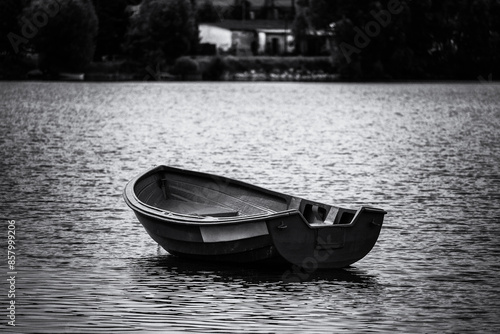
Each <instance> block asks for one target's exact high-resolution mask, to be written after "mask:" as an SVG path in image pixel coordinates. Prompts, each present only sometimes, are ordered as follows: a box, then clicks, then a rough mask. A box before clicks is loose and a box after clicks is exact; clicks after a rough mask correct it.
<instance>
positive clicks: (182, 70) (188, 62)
mask: <svg viewBox="0 0 500 334" xmlns="http://www.w3.org/2000/svg"><path fill="white" fill-rule="evenodd" d="M198 72H199V66H198V63H197V62H196V61H195V60H194V59H192V58H190V57H180V58H177V60H176V61H175V63H174V67H173V69H172V74H176V75H187V74H196V73H198Z"/></svg>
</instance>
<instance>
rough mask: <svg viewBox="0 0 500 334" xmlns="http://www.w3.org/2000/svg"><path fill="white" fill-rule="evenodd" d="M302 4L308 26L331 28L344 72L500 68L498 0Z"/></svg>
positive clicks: (485, 71) (362, 75)
mask: <svg viewBox="0 0 500 334" xmlns="http://www.w3.org/2000/svg"><path fill="white" fill-rule="evenodd" d="M298 5H299V8H300V10H299V13H302V14H301V15H303V16H305V17H306V21H307V22H308V24H309V28H311V29H313V30H329V29H330V30H333V33H334V34H335V35H334V36H335V41H336V45H337V47H338V50H337V51H338V54H337V57H336V62H337V65H338V67H339V70H340V71H341V73H342V74H343V75H344V77H346V78H354V79H370V78H373V79H383V78H399V79H406V78H457V79H477V78H478V77H479V76H489V77H491V76H492V75H494V76H496V75H498V74H500V52H499V51H500V1H497V0H422V1H410V0H378V1H365V0H328V1H327V0H298ZM297 17H298V18H300V17H299V16H297ZM303 24H304V20H303V19H301V21H298V20H296V25H303ZM297 30H299V29H297ZM303 30H304V29H303V28H302V31H303ZM299 31H300V30H299Z"/></svg>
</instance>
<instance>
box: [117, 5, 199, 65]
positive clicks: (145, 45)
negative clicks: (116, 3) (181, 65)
mask: <svg viewBox="0 0 500 334" xmlns="http://www.w3.org/2000/svg"><path fill="white" fill-rule="evenodd" d="M197 44H198V27H197V25H196V21H195V15H194V12H193V8H192V4H191V2H190V1H188V0H144V1H143V2H142V4H141V6H140V8H139V10H138V12H137V13H136V14H135V15H134V16H133V17H132V18H131V22H130V26H129V28H128V33H127V40H126V43H125V49H126V51H127V52H128V54H129V56H130V57H132V58H133V59H135V60H137V61H142V62H146V63H154V64H158V63H161V62H163V61H166V62H167V63H172V62H173V61H174V60H175V59H176V58H178V57H180V56H182V55H186V54H189V53H190V52H191V51H192V50H193V49H195V48H196V46H197Z"/></svg>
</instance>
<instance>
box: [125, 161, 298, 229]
mask: <svg viewBox="0 0 500 334" xmlns="http://www.w3.org/2000/svg"><path fill="white" fill-rule="evenodd" d="M162 170H166V171H169V170H170V171H173V172H180V173H182V174H188V175H199V176H204V177H209V178H212V179H220V180H224V181H226V182H231V183H234V184H238V185H242V186H245V187H249V188H251V189H255V190H259V191H263V192H265V193H268V194H271V195H275V196H278V197H282V198H283V197H285V198H284V199H287V198H291V197H293V196H290V195H286V194H282V193H279V192H276V191H273V190H269V189H266V188H262V187H259V186H255V185H252V184H250V183H245V182H243V181H239V180H235V179H231V178H228V177H225V176H219V175H215V174H209V173H204V172H196V171H190V170H185V169H181V168H176V167H170V166H165V165H158V166H155V167H152V168H150V169H148V170H147V171H145V172H143V173H140V174H139V175H137V176H135V177H134V178H132V179H131V180H130V181H129V182H128V183H127V185H126V186H125V190H124V192H123V197H124V199H125V202H126V203H127V205H128V206H129V207H130V208H132V209H133V210H134V211H137V212H139V213H141V214H144V215H147V216H150V217H153V218H157V219H160V220H163V221H169V222H175V223H179V224H186V225H200V224H201V225H217V224H227V223H245V222H253V221H258V220H266V219H274V218H279V217H286V216H289V215H291V214H295V213H299V214H300V212H299V211H298V210H296V209H290V210H284V211H278V212H275V213H262V214H254V215H245V216H236V217H211V216H197V215H188V214H180V213H176V212H173V211H168V210H163V209H159V208H157V207H155V206H152V205H149V204H146V203H144V202H142V201H141V200H139V199H138V198H137V195H136V193H135V190H134V188H135V184H136V183H137V182H138V181H139V180H140V179H142V178H145V177H148V176H150V175H152V174H155V173H157V172H160V171H162ZM287 201H288V199H287Z"/></svg>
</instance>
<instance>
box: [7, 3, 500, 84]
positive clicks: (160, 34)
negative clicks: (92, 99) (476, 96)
mask: <svg viewBox="0 0 500 334" xmlns="http://www.w3.org/2000/svg"><path fill="white" fill-rule="evenodd" d="M264 4H266V6H267V7H265V6H262V5H264ZM276 4H278V5H276ZM293 4H295V8H292V5H293ZM269 6H271V7H269ZM293 17H294V18H295V19H294V24H293V33H294V35H295V38H296V43H295V45H296V46H297V47H296V53H297V54H301V52H302V49H301V47H302V45H304V43H307V42H308V39H309V41H310V40H311V39H313V38H316V41H317V40H318V39H317V37H318V36H325V34H326V35H327V36H329V37H328V40H329V42H330V44H331V45H330V47H331V49H332V50H333V51H332V53H331V56H332V59H333V62H334V66H335V68H336V70H337V71H338V72H339V73H340V74H341V75H342V76H343V78H345V79H354V80H371V79H373V80H380V79H382V80H384V79H480V78H483V79H484V78H487V79H491V78H493V79H497V78H498V77H500V0H418V1H416V0H290V2H284V1H274V2H273V1H263V0H262V1H261V0H232V1H215V0H198V1H196V0H0V37H1V39H0V77H8V76H6V75H5V73H6V72H8V71H11V72H12V71H14V72H15V71H24V69H19V70H17V67H16V66H17V65H19V64H23V63H26V59H28V58H29V57H27V56H29V55H31V54H33V53H39V54H40V56H41V58H40V59H41V62H40V65H41V66H42V69H45V70H49V71H83V69H84V68H85V66H86V65H87V64H88V63H89V62H90V61H91V60H92V59H93V60H94V61H101V60H110V59H116V58H119V59H126V60H133V61H135V64H138V66H142V67H143V68H144V67H145V66H146V65H149V66H153V67H155V68H156V67H157V66H160V64H170V65H172V64H174V62H175V59H177V58H178V57H181V56H184V55H193V54H196V52H197V47H198V44H199V32H198V22H218V21H221V20H225V19H243V18H244V19H246V20H248V19H252V18H255V19H277V18H279V19H282V20H283V19H287V20H290V22H291V20H292V18H293ZM302 42H304V43H302ZM94 51H95V52H94ZM130 63H132V62H130Z"/></svg>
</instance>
